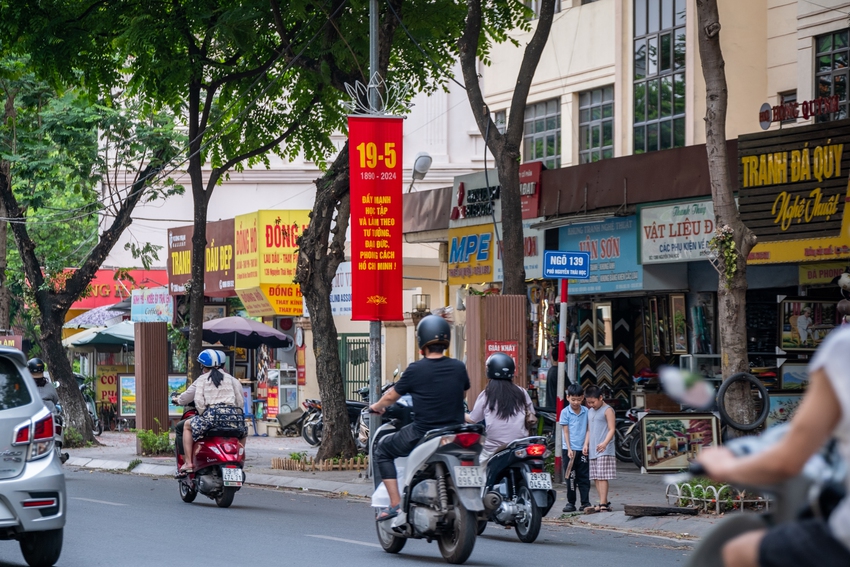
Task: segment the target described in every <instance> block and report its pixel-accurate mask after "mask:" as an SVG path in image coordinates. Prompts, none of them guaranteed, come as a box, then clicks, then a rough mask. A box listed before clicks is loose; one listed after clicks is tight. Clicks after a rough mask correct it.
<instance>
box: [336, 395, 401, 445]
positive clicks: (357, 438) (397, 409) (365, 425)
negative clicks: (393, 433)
mask: <svg viewBox="0 0 850 567" xmlns="http://www.w3.org/2000/svg"><path fill="white" fill-rule="evenodd" d="M393 384H394V383H389V384H384V386H382V387H381V395H384V393H385V392H386V391H387V390H389V389H390V388H392V387H393ZM357 393H358V394H360V398H361V399H362V400H363V403H364V405H365V407H364V408H363V409H362V410H361V411H360V414H359V415H358V416H357V422H356V424H355V427H354V429H353V433H354V444H355V445H356V446H357V450H358V451H362V452H364V453H365V452H366V451H368V450H369V435H370V432H369V415H370V413H369V388H361V389H360V390H358V391H357ZM350 411H351V410H350V409H349V412H350ZM349 415H350V414H349ZM393 419H395V420H397V421H398V423H399V427H404V426H405V425H407V424H409V423H412V422H413V398H412V397H411V396H410V395H405V396H402V397H401V398H400V399H399V400H398V402H396V403H395V404H393V405H391V406H390V407H389V408H387V411H386V412H384V414H383V415H381V425H384V424H385V423H389V422H390V421H391V420H393Z"/></svg>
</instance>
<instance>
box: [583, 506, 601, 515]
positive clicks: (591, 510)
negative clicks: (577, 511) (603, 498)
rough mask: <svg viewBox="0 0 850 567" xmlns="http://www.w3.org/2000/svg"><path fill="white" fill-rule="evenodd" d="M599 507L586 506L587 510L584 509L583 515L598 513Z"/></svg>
mask: <svg viewBox="0 0 850 567" xmlns="http://www.w3.org/2000/svg"><path fill="white" fill-rule="evenodd" d="M600 507H601V505H600V506H588V507H587V508H585V509H584V513H585V514H595V513H597V512H598V511H599V508H600Z"/></svg>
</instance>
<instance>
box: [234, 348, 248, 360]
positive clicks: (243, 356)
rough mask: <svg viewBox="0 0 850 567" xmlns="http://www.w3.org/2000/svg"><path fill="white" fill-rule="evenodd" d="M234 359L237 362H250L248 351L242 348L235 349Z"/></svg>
mask: <svg viewBox="0 0 850 567" xmlns="http://www.w3.org/2000/svg"><path fill="white" fill-rule="evenodd" d="M233 358H234V360H236V362H248V349H247V348H242V347H236V348H234V349H233Z"/></svg>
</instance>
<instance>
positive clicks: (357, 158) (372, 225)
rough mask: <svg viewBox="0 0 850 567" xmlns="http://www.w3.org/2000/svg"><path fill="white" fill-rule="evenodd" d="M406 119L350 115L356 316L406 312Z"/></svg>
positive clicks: (396, 317)
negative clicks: (404, 176)
mask: <svg viewBox="0 0 850 567" xmlns="http://www.w3.org/2000/svg"><path fill="white" fill-rule="evenodd" d="M402 124H403V119H401V118H389V117H387V118H384V117H372V116H370V117H366V116H350V117H349V118H348V139H349V152H350V154H349V160H350V161H349V163H350V171H351V272H352V281H351V319H352V320H353V321H400V320H401V319H402V318H403V317H404V316H403V314H402V289H403V283H402V272H403V266H402V236H401V235H402V216H401V211H402V167H401V163H402V161H401V160H402V157H401V155H402V154H401V145H402V137H403V132H402V131H403V126H402Z"/></svg>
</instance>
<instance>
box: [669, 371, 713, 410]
mask: <svg viewBox="0 0 850 567" xmlns="http://www.w3.org/2000/svg"><path fill="white" fill-rule="evenodd" d="M658 377H659V378H660V379H661V386H662V387H663V388H664V392H665V393H666V394H667V395H668V396H670V397H671V398H673V399H674V400H676V401H677V402H679V403H680V404H684V405H687V406H690V407H692V408H696V409H708V408H710V407H711V406H712V404H713V403H714V387H713V386H712V385H711V384H710V383H709V382H708V381H707V380H706V379H705V378H704V377H703V376H701V375H699V374H696V373H694V372H686V371H684V370H682V369H681V368H676V367H675V366H662V367H661V368H660V369H659V372H658Z"/></svg>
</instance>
